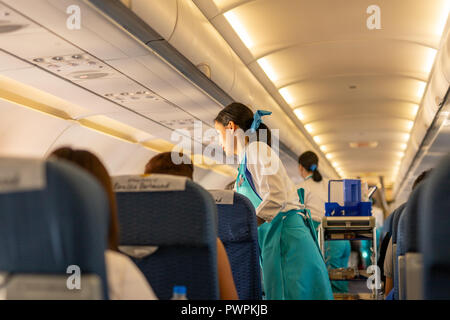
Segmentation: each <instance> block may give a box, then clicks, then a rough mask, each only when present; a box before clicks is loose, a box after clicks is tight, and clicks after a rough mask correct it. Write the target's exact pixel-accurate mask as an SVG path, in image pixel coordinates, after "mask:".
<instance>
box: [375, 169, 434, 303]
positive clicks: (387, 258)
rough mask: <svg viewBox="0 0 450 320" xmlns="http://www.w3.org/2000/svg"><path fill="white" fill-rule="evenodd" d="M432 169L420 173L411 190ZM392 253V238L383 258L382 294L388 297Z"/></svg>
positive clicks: (392, 282) (390, 288) (392, 280)
mask: <svg viewBox="0 0 450 320" xmlns="http://www.w3.org/2000/svg"><path fill="white" fill-rule="evenodd" d="M431 170H432V169H430V170H427V171H424V172H422V173H421V174H420V175H419V176H418V177H417V179H416V180H415V181H414V183H413V186H412V189H411V191H412V190H414V189H415V188H416V187H417V186H418V185H419V184H420V183H421V182H422V181H423V180H425V178H426V177H427V176H428V175H429V174H430V172H431ZM392 255H393V253H392V238H391V240H389V245H388V247H387V250H386V256H385V258H384V275H385V277H386V282H385V284H384V294H385V296H388V294H389V292H391V290H392V289H393V288H394V265H393V256H392Z"/></svg>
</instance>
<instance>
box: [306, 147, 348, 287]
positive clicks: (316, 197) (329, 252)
mask: <svg viewBox="0 0 450 320" xmlns="http://www.w3.org/2000/svg"><path fill="white" fill-rule="evenodd" d="M298 165H299V171H300V175H301V176H302V178H303V179H304V180H303V182H302V183H300V185H298V187H297V188H302V189H303V190H304V204H305V206H306V208H307V209H309V210H311V215H312V218H313V224H314V228H315V230H316V232H317V228H318V227H319V225H320V224H321V223H322V218H323V216H324V215H325V202H327V201H328V182H327V181H325V180H324V179H323V178H322V175H321V174H320V172H319V167H318V166H319V158H318V157H317V155H316V154H315V153H314V152H312V151H306V152H304V153H302V154H301V155H300V157H299V158H298ZM350 252H351V247H350V242H349V241H348V240H333V241H326V242H325V260H326V263H327V267H328V268H330V269H338V268H347V267H348V259H349V258H350ZM331 286H332V288H333V292H334V293H346V292H348V282H347V281H332V282H331Z"/></svg>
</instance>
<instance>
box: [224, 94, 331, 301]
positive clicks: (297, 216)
mask: <svg viewBox="0 0 450 320" xmlns="http://www.w3.org/2000/svg"><path fill="white" fill-rule="evenodd" d="M269 114H271V112H267V111H261V110H258V111H257V112H256V113H255V114H253V112H252V111H251V110H250V109H249V108H248V107H246V106H245V105H243V104H240V103H232V104H230V105H229V106H227V107H226V108H224V109H223V110H222V111H221V112H220V113H219V114H218V115H217V117H216V119H215V128H216V130H217V131H218V132H219V134H220V138H221V143H222V146H223V148H224V150H225V153H226V154H227V156H232V155H237V156H238V157H239V161H240V166H239V173H238V177H237V180H236V191H237V192H238V193H241V194H243V195H245V196H246V197H248V198H249V199H250V201H251V202H252V204H253V205H254V207H255V209H256V216H257V220H258V240H259V245H260V249H261V257H260V258H261V266H262V273H263V284H264V290H265V294H266V298H267V299H268V300H328V299H330V300H331V299H333V294H332V291H331V284H330V281H329V278H328V272H327V268H326V266H325V262H324V260H323V258H322V255H321V253H320V250H319V247H318V244H317V238H316V234H315V231H314V227H313V225H312V220H311V217H310V214H309V212H307V211H306V210H303V209H302V207H301V205H300V203H299V198H298V195H297V189H296V187H295V185H294V184H293V183H292V181H291V180H290V178H289V176H288V175H287V173H286V169H285V168H284V166H283V164H282V163H281V161H280V159H279V157H278V155H276V153H275V152H274V150H272V148H271V147H270V144H271V143H270V142H271V141H270V140H271V134H270V131H269V130H268V128H267V127H266V126H265V125H264V124H263V123H261V117H262V116H265V115H269ZM264 129H265V130H264Z"/></svg>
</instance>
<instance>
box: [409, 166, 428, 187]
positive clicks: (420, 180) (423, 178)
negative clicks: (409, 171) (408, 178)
mask: <svg viewBox="0 0 450 320" xmlns="http://www.w3.org/2000/svg"><path fill="white" fill-rule="evenodd" d="M431 170H432V169H429V170H426V171H424V172H422V173H421V174H420V175H419V176H418V177H417V178H416V180H415V181H414V183H413V186H412V190H414V189H415V188H416V187H417V186H418V185H419V184H420V183H421V182H422V181H423V180H425V178H426V177H428V176H429V175H430V172H431Z"/></svg>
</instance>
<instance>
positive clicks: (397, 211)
mask: <svg viewBox="0 0 450 320" xmlns="http://www.w3.org/2000/svg"><path fill="white" fill-rule="evenodd" d="M406 204H407V202H405V203H404V204H402V205H401V206H400V207H398V208H397V209H395V210H394V212H393V213H392V214H393V215H394V216H393V217H392V229H391V234H392V244H397V234H398V222H399V220H400V217H401V215H402V214H403V212H404V211H405V207H406Z"/></svg>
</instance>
